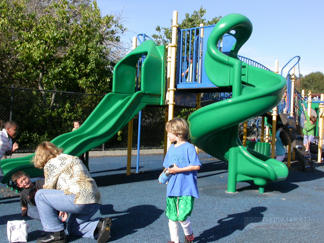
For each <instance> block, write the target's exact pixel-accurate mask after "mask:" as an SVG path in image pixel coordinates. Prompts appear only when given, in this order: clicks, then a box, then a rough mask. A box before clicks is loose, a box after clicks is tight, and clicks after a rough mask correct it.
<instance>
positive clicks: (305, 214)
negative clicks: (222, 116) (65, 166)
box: [0, 153, 324, 243]
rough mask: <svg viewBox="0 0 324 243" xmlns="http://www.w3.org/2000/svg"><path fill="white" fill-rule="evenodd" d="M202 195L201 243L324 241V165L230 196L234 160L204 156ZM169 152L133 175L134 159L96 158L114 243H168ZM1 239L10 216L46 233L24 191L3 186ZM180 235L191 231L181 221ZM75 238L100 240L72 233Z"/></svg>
mask: <svg viewBox="0 0 324 243" xmlns="http://www.w3.org/2000/svg"><path fill="white" fill-rule="evenodd" d="M199 157H200V160H201V163H202V169H201V170H200V171H199V172H198V187H199V191H200V198H199V199H197V200H196V201H195V207H194V211H193V214H192V217H191V221H192V226H193V230H194V235H195V240H194V242H321V241H322V239H323V238H324V231H323V225H324V217H323V215H324V207H322V205H323V204H324V193H323V191H324V178H323V177H324V166H317V167H316V168H315V170H314V171H310V172H300V171H298V170H297V169H296V165H297V164H296V163H295V164H292V168H291V169H290V172H289V176H288V178H287V180H285V181H282V182H277V183H270V184H269V185H267V186H266V188H265V193H264V194H260V193H259V192H258V188H257V187H256V186H254V185H253V184H250V183H247V182H240V183H238V184H237V191H238V192H237V193H235V194H228V193H226V192H225V191H226V189H227V164H226V163H224V162H222V161H219V160H217V159H215V158H213V157H209V156H208V155H207V154H205V153H200V154H199ZM162 160H163V155H161V154H158V155H144V156H141V157H140V165H139V173H138V174H136V173H135V167H136V156H133V157H132V172H134V173H132V175H130V176H126V157H125V156H116V157H98V158H90V162H89V165H90V172H91V175H92V177H93V178H94V179H95V180H96V182H97V184H98V186H99V188H100V191H101V193H102V201H103V205H102V207H101V209H100V212H98V213H97V214H96V215H95V217H111V218H112V220H113V225H112V229H111V238H110V240H109V242H121V243H129V242H148V243H159V242H161V243H162V242H163V243H166V242H168V240H170V239H169V230H168V219H167V217H166V216H165V214H164V210H165V197H166V186H165V185H160V184H159V183H158V181H157V178H158V176H159V174H160V173H161V169H162ZM0 204H1V210H0V235H1V237H0V242H8V240H7V237H6V235H7V233H6V224H7V221H8V220H21V219H25V220H26V221H27V222H28V224H29V237H28V242H36V240H37V238H38V237H40V233H41V231H42V226H41V223H40V221H37V220H33V219H30V218H22V217H21V215H20V213H21V208H20V202H19V195H18V194H17V193H15V192H14V191H11V190H10V189H8V188H6V187H5V185H1V186H0ZM180 239H181V240H182V241H181V242H183V232H182V229H181V227H180ZM68 242H75V243H81V242H96V241H95V240H91V239H82V238H73V237H68Z"/></svg>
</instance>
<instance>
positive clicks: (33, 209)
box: [27, 205, 40, 220]
mask: <svg viewBox="0 0 324 243" xmlns="http://www.w3.org/2000/svg"><path fill="white" fill-rule="evenodd" d="M27 215H28V216H29V217H31V218H32V219H38V220H40V217H39V213H38V210H37V207H35V206H30V205H29V206H28V209H27Z"/></svg>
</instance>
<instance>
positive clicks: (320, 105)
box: [317, 94, 324, 163]
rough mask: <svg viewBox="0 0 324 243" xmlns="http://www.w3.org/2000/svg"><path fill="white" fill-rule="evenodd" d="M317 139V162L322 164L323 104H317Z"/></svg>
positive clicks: (322, 99)
mask: <svg viewBox="0 0 324 243" xmlns="http://www.w3.org/2000/svg"><path fill="white" fill-rule="evenodd" d="M321 101H324V94H321ZM318 125H319V129H318V130H319V132H318V135H319V139H318V150H317V162H318V163H321V162H322V147H323V128H324V104H323V103H320V104H319V124H318Z"/></svg>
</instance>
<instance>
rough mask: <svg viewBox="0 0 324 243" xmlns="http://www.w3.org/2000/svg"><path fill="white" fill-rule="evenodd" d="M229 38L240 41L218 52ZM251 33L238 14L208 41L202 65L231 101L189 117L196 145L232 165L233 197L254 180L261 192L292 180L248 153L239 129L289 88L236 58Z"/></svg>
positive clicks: (230, 184)
mask: <svg viewBox="0 0 324 243" xmlns="http://www.w3.org/2000/svg"><path fill="white" fill-rule="evenodd" d="M225 33H229V34H231V35H232V36H233V37H234V38H235V39H236V43H235V45H234V46H233V48H232V50H231V52H230V54H229V56H227V55H225V54H223V53H222V52H221V51H219V50H218V48H217V43H218V42H219V40H220V39H221V38H222V36H223V35H224V34H225ZM251 33H252V24H251V22H250V20H249V19H247V18H246V17H245V16H243V15H240V14H230V15H227V16H225V17H224V18H222V19H221V20H220V21H219V22H218V23H217V25H216V26H215V28H214V29H213V31H212V33H211V35H210V37H209V39H208V44H207V53H206V57H205V60H204V66H205V70H206V73H207V75H208V77H209V79H210V80H211V81H212V82H213V83H214V84H215V85H217V86H218V87H230V86H231V87H232V98H230V99H228V100H224V101H220V102H217V103H214V104H211V105H208V106H205V107H203V108H201V109H199V110H197V111H195V112H194V113H192V114H191V116H190V117H189V126H190V136H191V139H192V141H193V143H194V144H196V145H197V146H198V147H199V148H201V149H202V150H204V151H205V152H207V153H208V154H210V155H212V156H214V157H216V158H219V159H221V160H223V161H226V162H228V188H227V191H228V192H231V193H234V192H236V183H237V182H238V181H250V180H253V182H254V183H255V184H256V185H257V186H259V192H260V193H263V192H264V186H265V185H266V184H267V183H268V182H270V181H275V182H276V181H281V180H285V179H286V178H287V176H288V168H287V166H286V165H285V164H284V163H282V162H280V161H277V160H275V159H271V158H269V157H267V156H264V155H262V154H259V153H257V152H255V151H252V150H248V149H247V148H245V147H244V146H243V145H242V143H241V141H240V140H239V138H238V124H239V123H241V122H244V121H246V120H248V119H249V118H252V117H255V116H258V115H262V114H264V113H266V112H267V111H269V110H271V109H272V108H273V107H274V106H276V105H277V104H278V103H279V102H280V100H281V97H282V94H283V88H284V87H285V85H286V81H285V79H284V78H283V77H281V76H279V75H278V74H275V73H273V72H270V71H267V70H263V69H260V68H256V67H253V66H250V65H248V64H244V63H242V62H241V61H240V60H239V59H238V58H237V53H238V51H239V49H240V48H241V47H242V46H243V44H244V43H245V42H246V41H247V40H248V39H249V37H250V35H251Z"/></svg>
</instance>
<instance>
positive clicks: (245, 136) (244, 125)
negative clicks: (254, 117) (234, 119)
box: [242, 121, 248, 146]
mask: <svg viewBox="0 0 324 243" xmlns="http://www.w3.org/2000/svg"><path fill="white" fill-rule="evenodd" d="M247 123H248V122H247V121H245V122H244V124H243V141H242V144H243V146H246V140H247Z"/></svg>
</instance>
